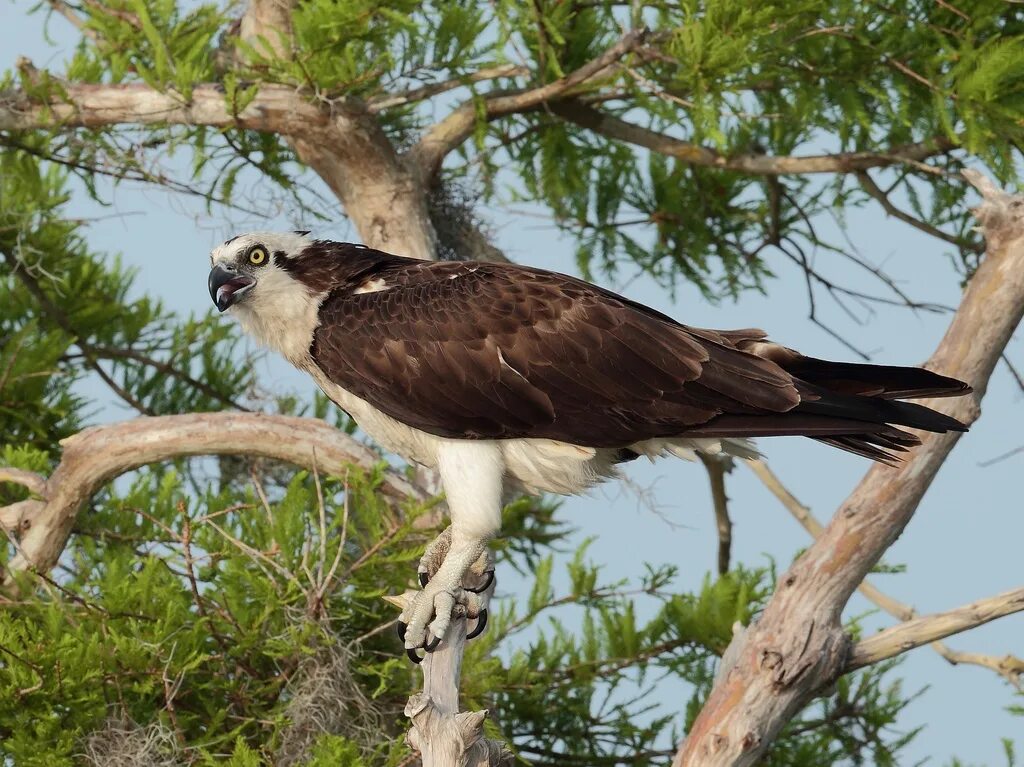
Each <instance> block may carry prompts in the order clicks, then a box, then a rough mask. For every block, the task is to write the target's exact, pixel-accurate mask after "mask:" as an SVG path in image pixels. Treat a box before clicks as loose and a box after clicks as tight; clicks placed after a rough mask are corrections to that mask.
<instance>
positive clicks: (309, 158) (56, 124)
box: [0, 83, 436, 259]
mask: <svg viewBox="0 0 1024 767" xmlns="http://www.w3.org/2000/svg"><path fill="white" fill-rule="evenodd" d="M114 125H205V126H210V127H214V128H224V129H226V128H244V129H247V130H255V131H261V132H264V133H275V134H278V135H280V136H284V137H286V138H288V139H290V140H291V141H292V142H293V145H294V147H295V149H296V151H297V153H298V155H299V157H300V159H301V160H302V161H303V162H305V163H306V164H307V165H309V166H310V167H311V168H313V170H315V171H316V172H317V173H318V174H319V175H320V177H321V178H323V180H324V181H325V183H326V184H327V185H328V186H329V187H330V188H331V190H332V191H333V192H334V193H335V194H336V195H337V196H338V198H339V199H340V200H341V202H342V205H343V206H344V208H345V211H346V212H347V213H348V214H349V216H351V218H352V220H353V222H354V223H355V225H356V227H357V228H358V229H359V234H360V236H361V237H362V239H363V241H364V242H365V243H366V244H367V245H370V246H371V247H376V248H381V249H384V250H390V251H392V252H396V253H403V254H405V255H409V256H414V257H416V258H425V259H429V258H433V257H434V253H435V251H436V235H435V234H434V229H433V225H432V224H431V223H430V217H429V215H428V213H427V206H426V195H425V194H424V193H423V189H422V188H421V186H420V185H419V182H418V181H417V180H416V179H415V178H414V177H413V175H412V173H410V171H409V168H408V166H407V165H406V164H405V162H404V161H403V160H402V159H401V158H400V157H399V156H398V154H397V152H396V151H395V149H394V147H393V146H392V145H391V142H390V141H389V140H388V138H387V136H386V135H385V134H384V132H383V130H382V129H381V127H380V125H379V124H378V123H377V120H376V119H375V118H374V117H373V116H372V115H370V114H369V113H367V112H366V111H365V110H364V109H363V108H361V107H360V106H359V105H357V104H352V103H350V102H347V101H344V100H338V101H334V102H331V103H330V104H317V103H313V102H312V101H310V100H309V99H308V98H307V97H306V96H304V95H303V94H302V93H301V92H300V91H298V90H297V89H295V88H292V87H288V86H283V85H263V86H261V87H260V89H259V91H258V92H257V94H256V96H255V97H254V98H253V99H252V101H251V102H249V103H248V104H247V105H246V106H245V107H244V108H242V109H238V108H236V107H235V106H234V105H232V104H231V103H229V102H228V101H227V99H226V98H225V94H224V89H223V88H222V87H221V86H219V85H216V84H200V85H197V86H196V87H195V88H194V89H193V90H192V93H191V94H190V96H189V98H188V99H186V98H185V97H184V96H182V95H181V94H179V93H175V92H173V91H158V90H156V89H155V88H151V87H150V86H148V85H144V84H140V83H126V84H114V85H108V84H100V85H97V84H71V83H68V84H65V85H64V86H63V88H62V90H61V92H60V93H59V94H57V93H55V94H54V95H53V96H52V97H51V98H49V99H48V100H47V101H46V102H45V103H40V102H38V101H36V100H34V99H32V98H30V97H28V96H27V95H26V94H24V93H23V92H20V91H15V92H8V93H4V94H0V130H7V131H25V130H35V129H46V130H56V129H60V128H64V127H66V128H75V127H83V128H104V127H109V126H114Z"/></svg>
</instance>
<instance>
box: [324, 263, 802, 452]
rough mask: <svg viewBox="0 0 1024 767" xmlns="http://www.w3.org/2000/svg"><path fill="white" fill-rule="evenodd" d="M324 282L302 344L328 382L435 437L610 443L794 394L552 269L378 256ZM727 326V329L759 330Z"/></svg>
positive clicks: (706, 336) (763, 406)
mask: <svg viewBox="0 0 1024 767" xmlns="http://www.w3.org/2000/svg"><path fill="white" fill-rule="evenodd" d="M375 275H377V276H380V277H381V278H382V279H384V281H385V283H386V284H387V285H388V288H387V289H386V290H381V291H376V292H369V293H358V294H356V293H353V292H352V291H351V289H350V288H347V287H346V288H345V289H340V290H337V291H335V292H334V293H332V294H330V295H329V296H328V298H327V299H326V300H325V301H324V302H323V304H322V305H321V308H320V320H321V322H320V327H319V328H318V329H317V330H316V332H315V334H314V340H313V345H312V348H311V355H312V357H313V360H314V361H315V363H316V364H317V365H318V366H319V367H320V368H321V370H322V371H323V372H324V374H325V375H326V376H327V377H328V378H329V379H330V380H331V381H333V382H334V383H336V384H337V385H339V386H341V387H343V388H345V389H347V390H349V391H351V392H352V393H354V394H356V395H357V396H359V397H362V398H364V399H366V400H368V401H369V402H370V403H371V404H373V405H374V406H375V407H377V408H379V409H380V410H382V411H383V412H385V413H387V414H388V415H391V416H393V417H395V418H398V419H399V420H401V421H403V422H405V423H407V424H409V425H410V426H414V427H416V428H419V429H422V430H424V431H427V432H430V433H433V434H438V435H441V436H448V437H468V438H474V437H476V438H512V437H546V438H550V439H558V440H561V441H564V442H570V443H573V444H580V445H588V446H594V447H601V446H621V445H628V444H632V443H634V442H637V441H639V440H642V439H647V438H651V437H657V436H668V435H677V434H680V433H681V432H684V431H686V430H688V429H690V428H692V427H694V426H698V425H700V424H704V423H706V422H707V421H709V420H711V419H713V418H715V417H716V416H718V415H720V414H721V413H723V412H732V411H736V412H744V413H746V412H756V413H771V414H778V413H783V412H786V411H788V410H790V409H792V408H793V407H794V406H795V405H796V404H797V403H798V402H799V395H798V394H797V392H796V389H795V387H794V385H793V381H792V378H791V376H789V375H788V374H787V373H785V372H784V371H783V370H782V369H781V368H779V367H778V366H777V365H776V364H775V363H773V362H771V361H769V360H765V359H763V358H761V357H758V356H757V355H755V354H753V353H750V352H746V351H741V350H740V349H737V348H736V347H735V346H734V345H733V344H732V339H730V338H729V337H727V336H726V335H724V334H718V335H716V334H714V333H713V332H712V331H695V330H692V329H690V328H687V327H685V326H683V325H680V324H678V323H676V322H674V321H673V320H671V319H669V318H668V317H665V316H664V315H661V314H658V313H657V312H654V311H653V310H648V309H646V308H645V307H642V306H640V305H638V304H634V303H632V302H630V301H628V300H626V299H623V298H621V297H619V296H616V295H615V294H613V293H610V292H608V291H605V290H602V289H601V288H597V287H595V286H592V285H589V284H587V283H585V282H582V281H580V280H576V279H574V278H572V277H567V276H565V275H559V274H554V273H551V272H543V271H540V270H534V269H529V268H526V267H517V266H513V265H499V264H477V263H464V264H452V263H443V264H442V263H428V262H410V261H409V260H407V259H398V258H395V259H392V261H391V262H388V263H383V264H382V265H380V267H379V268H378V269H377V270H376V272H375ZM744 332H745V333H746V334H745V335H743V334H742V333H740V332H737V340H738V341H739V340H742V341H749V340H755V339H758V338H761V337H762V336H763V334H761V335H758V334H757V331H744Z"/></svg>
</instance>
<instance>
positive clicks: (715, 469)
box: [697, 453, 732, 575]
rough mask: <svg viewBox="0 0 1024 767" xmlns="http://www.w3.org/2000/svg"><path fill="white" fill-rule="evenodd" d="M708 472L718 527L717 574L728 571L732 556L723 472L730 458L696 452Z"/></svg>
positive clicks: (727, 466)
mask: <svg viewBox="0 0 1024 767" xmlns="http://www.w3.org/2000/svg"><path fill="white" fill-rule="evenodd" d="M697 457H698V458H700V460H701V463H703V464H704V468H705V469H707V472H708V481H709V482H710V483H711V501H712V504H713V505H714V508H715V524H716V526H717V527H718V574H719V575H725V574H726V573H727V572H729V560H730V558H731V557H732V520H731V519H729V498H728V496H727V495H726V494H725V472H726V471H727V470H728V468H729V467H730V465H731V459H730V458H728V457H723V456H720V455H707V454H705V453H697Z"/></svg>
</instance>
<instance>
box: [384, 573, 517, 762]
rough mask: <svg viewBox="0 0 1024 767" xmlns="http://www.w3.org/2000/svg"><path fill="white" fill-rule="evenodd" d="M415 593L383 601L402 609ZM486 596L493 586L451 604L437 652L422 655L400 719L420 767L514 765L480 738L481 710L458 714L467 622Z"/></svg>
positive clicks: (497, 747) (500, 746)
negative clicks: (419, 684)
mask: <svg viewBox="0 0 1024 767" xmlns="http://www.w3.org/2000/svg"><path fill="white" fill-rule="evenodd" d="M415 593H416V592H413V591H406V592H405V593H404V594H401V595H398V596H388V597H385V599H386V600H387V601H388V602H390V603H392V604H393V605H395V606H396V607H398V608H400V609H403V610H404V609H405V607H406V606H407V605H408V604H409V602H410V601H411V600H412V598H413V597H414V596H415ZM492 593H493V585H492V586H491V588H489V589H488V590H487V591H485V592H484V593H482V594H473V593H469V592H463V596H464V597H465V598H466V599H464V600H463V601H464V602H465V604H463V603H462V602H460V603H459V604H457V605H456V608H455V609H456V613H455V614H454V615H453V617H454V620H452V623H451V626H450V627H449V629H448V633H447V634H446V635H445V637H444V640H443V641H442V642H441V644H440V646H439V647H438V648H437V650H435V651H434V652H431V653H426V656H425V657H424V659H423V662H422V663H421V664H420V668H421V670H422V671H423V691H422V692H418V693H415V694H413V695H412V696H411V697H410V698H409V701H408V703H407V704H406V706H405V715H406V716H407V717H409V719H411V720H412V730H411V731H410V732H409V736H408V737H409V745H411V746H412V747H413V748H415V749H418V750H419V751H420V754H421V763H422V765H423V767H448V766H449V765H454V764H458V765H466V767H511V765H513V764H514V763H515V757H514V756H513V754H512V753H511V752H510V751H509V750H508V749H506V748H505V746H504V744H502V743H501V742H499V741H495V740H489V739H487V738H485V737H484V734H483V723H484V720H485V719H486V718H487V712H486V711H463V712H460V711H459V680H460V678H461V677H462V657H463V654H464V653H465V651H466V623H467V617H469V618H476V617H478V616H479V614H480V612H481V610H484V609H486V607H487V603H488V601H489V599H490V596H491V594H492Z"/></svg>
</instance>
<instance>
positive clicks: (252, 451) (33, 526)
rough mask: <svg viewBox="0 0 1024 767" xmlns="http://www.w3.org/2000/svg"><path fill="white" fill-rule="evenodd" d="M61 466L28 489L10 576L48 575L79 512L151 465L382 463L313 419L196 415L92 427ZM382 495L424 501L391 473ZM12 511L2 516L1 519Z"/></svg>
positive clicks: (71, 442)
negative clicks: (240, 459) (247, 460)
mask: <svg viewBox="0 0 1024 767" xmlns="http://www.w3.org/2000/svg"><path fill="white" fill-rule="evenodd" d="M61 444H62V446H63V448H64V453H63V455H62V457H61V461H60V464H59V465H58V466H57V468H56V469H55V470H54V472H53V473H52V474H51V475H50V478H49V479H48V480H46V482H45V486H44V487H40V486H39V485H38V482H36V483H35V484H34V485H29V487H30V489H32V490H33V492H35V493H36V494H37V495H39V496H41V497H42V504H41V506H40V507H39V508H38V509H36V510H35V513H34V515H33V517H34V518H33V519H32V520H30V524H28V525H26V524H25V522H24V520H22V521H21V522H20V525H19V528H20V529H21V531H22V535H21V540H20V545H19V551H18V553H17V555H16V556H15V557H14V558H13V559H12V560H11V561H10V562H9V563H8V568H9V569H10V570H11V571H20V570H27V569H34V570H39V571H46V570H48V569H50V568H51V567H53V565H54V564H56V562H57V559H58V558H59V557H60V554H61V552H62V551H63V550H64V546H65V544H66V542H67V539H68V536H69V535H70V534H71V529H72V526H73V525H74V521H75V517H76V515H77V514H78V512H79V510H80V509H81V508H82V507H83V506H84V505H85V504H86V503H87V502H88V501H89V499H90V498H91V497H92V496H93V495H94V494H95V493H96V492H98V491H99V490H100V488H102V487H103V486H104V485H106V484H107V483H108V482H110V481H111V480H112V479H114V478H115V477H118V476H120V475H121V474H124V473H125V472H128V471H131V470H132V469H137V468H139V467H140V466H145V465H147V464H151V463H159V462H161V461H167V460H171V459H175V458H185V457H189V456H199V455H245V456H251V457H258V458H269V459H273V460H277V461H286V462H288V463H293V464H296V465H299V466H305V467H308V468H314V467H316V468H319V470H321V471H326V472H335V471H339V470H340V469H341V468H342V467H343V466H345V465H348V464H356V465H359V466H361V467H363V468H364V469H370V468H373V467H375V466H377V465H378V464H379V463H380V462H381V458H380V456H378V455H377V454H376V453H375V452H373V451H372V450H370V449H369V448H368V447H366V446H364V445H362V444H360V443H359V442H357V441H356V440H355V439H354V438H352V437H350V436H349V435H348V434H345V433H344V432H342V431H339V430H338V429H335V428H334V427H332V426H329V425H328V424H326V423H324V422H323V421H322V420H320V419H317V418H296V417H292V416H271V415H260V414H254V413H199V414H194V415H174V416H161V417H158V418H136V419H134V420H131V421H125V422H122V423H117V424H111V425H108V426H96V427H93V428H91V429H86V430H85V431H82V432H79V433H78V434H76V435H74V436H72V437H69V438H67V439H65V440H64V441H63V442H62V443H61ZM4 479H6V480H8V481H14V482H18V483H19V484H26V482H27V481H28V480H29V479H31V478H30V477H26V475H25V474H24V473H18V472H17V470H13V469H7V468H4V469H0V481H2V480H4ZM380 490H381V492H382V493H383V494H384V495H386V496H387V497H388V498H390V499H392V500H393V501H394V502H395V503H400V502H403V501H405V500H407V499H413V500H421V501H422V500H426V499H427V497H428V496H427V495H426V494H425V493H424V492H423V491H422V490H420V489H419V488H418V487H417V486H415V485H413V484H412V483H410V482H409V481H407V480H406V479H405V478H404V477H403V476H402V475H401V474H399V473H398V472H396V471H392V470H386V471H385V472H384V473H383V483H382V484H381V488H380ZM8 509H10V507H6V509H5V508H0V518H5V515H7V516H9V515H10V512H8V511H7V510H8Z"/></svg>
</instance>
